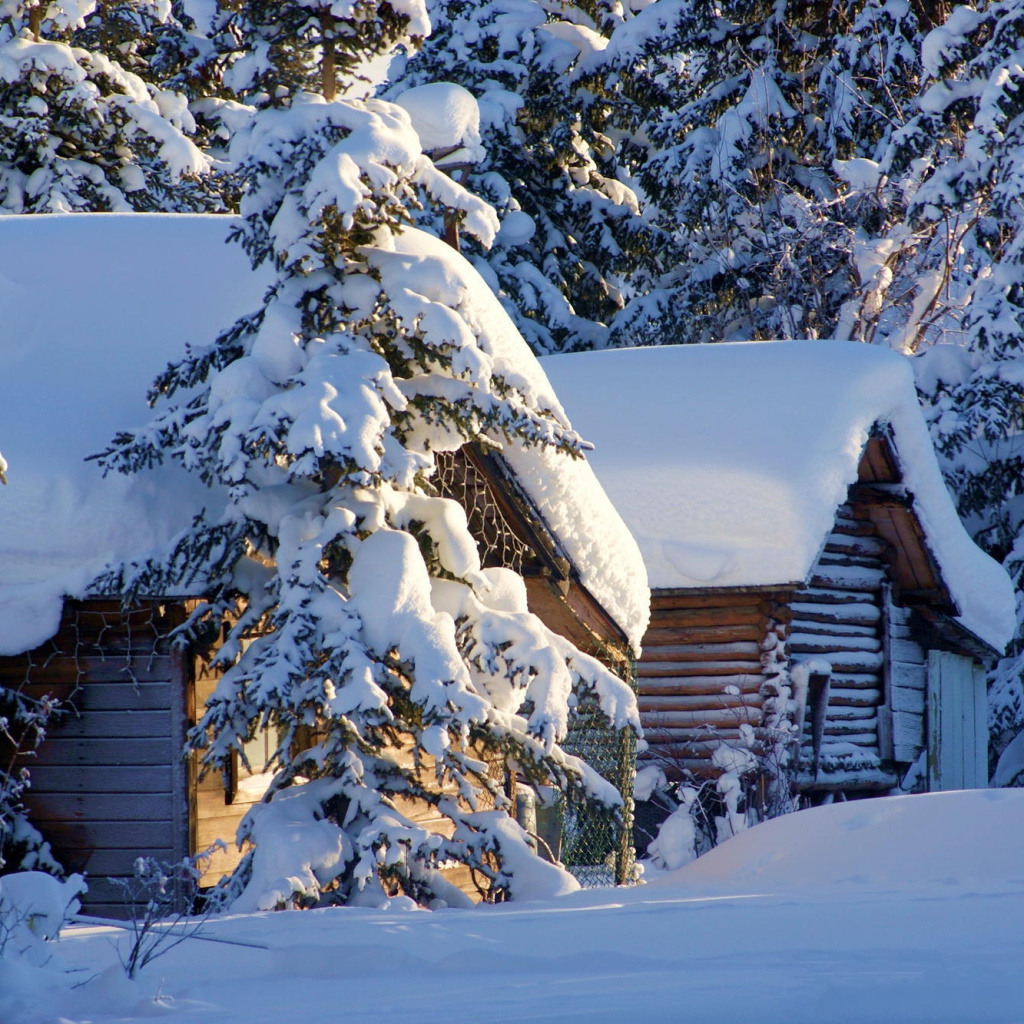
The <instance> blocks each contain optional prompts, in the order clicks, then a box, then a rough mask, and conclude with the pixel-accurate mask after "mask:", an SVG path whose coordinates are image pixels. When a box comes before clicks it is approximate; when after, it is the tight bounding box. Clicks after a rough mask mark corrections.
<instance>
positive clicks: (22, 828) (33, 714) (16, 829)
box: [0, 686, 63, 875]
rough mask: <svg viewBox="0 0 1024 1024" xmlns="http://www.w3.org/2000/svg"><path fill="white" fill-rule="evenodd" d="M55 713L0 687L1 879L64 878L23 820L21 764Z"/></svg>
mask: <svg viewBox="0 0 1024 1024" xmlns="http://www.w3.org/2000/svg"><path fill="white" fill-rule="evenodd" d="M55 712H56V704H55V703H54V702H53V701H52V700H50V699H49V698H45V697H44V698H41V699H36V698H34V697H30V696H28V695H26V694H24V693H20V692H19V691H18V690H15V689H11V688H9V687H3V686H0V758H2V760H0V875H2V874H4V873H6V872H13V871H36V870H38V871H44V872H49V873H50V874H54V875H62V874H63V871H62V869H61V867H60V865H59V864H57V862H56V861H55V860H54V858H53V853H52V851H51V850H50V844H49V843H47V842H46V841H45V840H44V839H43V837H42V835H41V834H40V833H39V831H38V829H36V828H35V826H34V825H32V823H31V822H30V821H29V820H28V813H27V811H26V808H25V804H24V795H25V791H26V790H27V789H28V788H29V785H30V784H31V779H30V773H29V769H28V766H27V764H26V763H25V762H26V760H27V759H29V758H31V757H32V756H33V754H34V753H35V751H36V750H37V749H38V748H39V745H40V744H41V743H42V742H43V740H44V739H45V738H46V728H47V725H48V723H49V722H50V720H51V719H52V718H53V716H54V714H55Z"/></svg>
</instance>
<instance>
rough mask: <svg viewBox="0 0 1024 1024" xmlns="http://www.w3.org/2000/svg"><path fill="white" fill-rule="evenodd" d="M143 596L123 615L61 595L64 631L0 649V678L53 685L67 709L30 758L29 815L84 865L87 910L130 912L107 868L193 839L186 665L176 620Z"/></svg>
mask: <svg viewBox="0 0 1024 1024" xmlns="http://www.w3.org/2000/svg"><path fill="white" fill-rule="evenodd" d="M172 614H173V610H171V611H170V612H167V611H165V610H164V609H163V608H161V607H160V606H156V605H154V606H149V607H146V608H143V609H141V610H140V611H137V612H133V613H132V614H130V615H128V616H127V617H123V616H122V614H121V610H120V607H119V606H118V605H117V604H116V603H114V602H101V601H86V602H68V604H67V606H66V608H65V612H64V616H63V619H62V621H61V627H60V631H59V632H58V633H57V635H56V636H55V637H53V639H52V640H50V641H48V642H47V643H45V644H43V645H42V646H41V647H38V648H36V649H35V650H33V651H30V652H28V653H27V654H23V655H19V656H17V657H9V658H3V659H0V685H3V686H5V687H18V686H21V687H22V689H23V690H24V692H26V693H27V694H29V695H31V696H34V697H42V696H44V695H45V694H52V695H53V696H55V697H56V698H58V699H59V700H60V701H61V702H62V704H63V705H64V706H65V707H66V708H67V709H68V713H67V714H66V715H65V716H63V718H62V720H61V721H60V722H59V724H56V725H54V726H52V727H51V728H50V729H49V730H48V735H47V738H46V740H45V742H44V743H43V745H42V746H41V747H40V749H39V751H38V753H37V756H36V757H34V758H30V759H27V760H26V761H25V763H26V764H27V766H28V768H29V771H30V774H31V779H32V786H31V789H30V790H29V791H28V793H27V795H26V804H27V805H28V809H29V814H30V818H31V820H32V822H33V823H34V824H35V825H36V827H37V828H38V829H39V830H40V831H41V832H42V833H43V835H44V836H45V837H46V838H47V839H48V840H49V841H50V843H51V845H52V846H53V850H54V853H55V855H56V857H57V860H58V861H59V862H60V863H61V864H62V865H63V866H64V867H66V868H67V869H68V870H70V871H81V872H85V873H86V874H87V878H88V883H89V891H88V893H87V894H86V895H85V896H84V897H83V899H82V904H83V911H84V912H85V913H91V914H97V915H101V916H106V917H124V916H127V908H126V906H125V902H124V898H123V894H122V891H121V890H120V889H119V888H118V887H117V886H116V884H115V883H113V882H112V881H111V879H116V878H128V877H131V876H132V873H133V864H134V861H135V859H136V858H137V857H139V856H152V857H156V858H158V859H160V860H166V861H175V860H180V859H181V858H182V857H183V856H185V854H186V853H187V850H188V819H187V812H188V808H187V803H186V799H185V794H186V787H185V784H184V770H185V769H184V764H183V762H182V759H181V757H180V751H181V749H182V745H183V743H184V723H185V715H184V708H183V706H182V698H183V675H184V670H183V664H182V661H181V659H180V658H178V657H177V656H176V655H174V654H173V653H172V652H171V651H170V649H169V648H168V645H167V643H166V640H165V637H166V635H167V633H168V632H169V631H170V629H171V628H173V626H174V625H175V624H176V623H175V622H173V621H172V619H171V615H172Z"/></svg>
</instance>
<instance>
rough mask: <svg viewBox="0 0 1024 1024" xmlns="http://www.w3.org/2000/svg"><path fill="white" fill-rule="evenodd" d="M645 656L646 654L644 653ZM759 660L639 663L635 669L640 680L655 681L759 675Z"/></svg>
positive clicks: (643, 661)
mask: <svg viewBox="0 0 1024 1024" xmlns="http://www.w3.org/2000/svg"><path fill="white" fill-rule="evenodd" d="M645 654H646V652H645ZM760 673H761V660H760V658H749V659H747V660H745V661H676V662H673V661H655V662H647V661H645V660H642V661H640V663H639V664H638V665H637V667H636V674H637V677H638V678H640V679H657V678H659V677H662V676H679V677H685V676H695V677H698V678H699V677H702V676H731V675H760Z"/></svg>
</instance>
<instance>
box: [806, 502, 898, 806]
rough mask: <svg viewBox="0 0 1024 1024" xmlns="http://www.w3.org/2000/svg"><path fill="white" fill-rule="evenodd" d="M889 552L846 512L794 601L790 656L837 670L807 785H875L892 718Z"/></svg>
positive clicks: (808, 718) (808, 760)
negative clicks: (885, 724)
mask: <svg viewBox="0 0 1024 1024" xmlns="http://www.w3.org/2000/svg"><path fill="white" fill-rule="evenodd" d="M886 558H887V548H886V545H885V543H884V541H882V540H881V538H879V537H878V535H877V533H876V531H875V528H874V526H873V525H872V524H871V522H870V520H868V519H866V518H865V517H861V516H857V515H855V514H854V512H853V510H852V509H851V508H850V507H849V506H848V505H843V506H841V507H840V509H839V511H838V514H837V516H836V522H835V525H834V527H833V530H832V532H831V534H830V535H829V537H828V538H827V540H826V542H825V546H824V548H823V550H822V553H821V555H820V556H819V557H818V560H817V562H816V563H815V565H814V567H813V569H812V570H811V577H810V581H809V583H808V585H807V586H806V587H803V588H801V589H800V590H799V591H798V592H797V593H796V594H795V595H794V598H793V603H792V606H791V607H792V614H793V617H792V622H791V626H790V636H789V650H790V655H791V658H792V661H793V663H794V664H796V663H798V662H800V661H803V660H808V659H821V660H823V661H826V662H828V663H829V664H830V665H831V666H832V675H831V679H830V683H829V693H828V706H827V711H826V718H825V728H824V735H823V737H822V743H821V751H820V767H819V771H818V775H817V777H816V778H814V777H812V774H811V773H810V770H808V772H807V774H806V775H804V777H803V779H802V781H803V784H804V785H805V786H807V787H809V788H814V787H815V785H816V784H824V785H827V786H829V787H830V788H833V784H839V785H840V787H842V786H845V785H848V786H851V787H856V786H857V785H858V779H861V780H862V781H866V780H867V779H868V778H870V779H871V781H872V784H874V783H876V782H877V779H878V775H879V768H880V763H881V756H882V751H881V745H880V740H879V733H880V725H881V720H882V717H883V716H884V714H885V713H886V711H885V708H886V694H885V688H886V680H885V650H884V648H885V640H884V629H885V616H884V614H883V597H882V594H883V586H884V584H885V582H886V579H887V571H886ZM812 712H813V709H812V708H810V707H808V708H807V711H806V714H805V716H804V734H803V738H802V743H801V755H802V761H803V763H804V764H805V765H809V764H810V763H811V761H812V758H813V750H812V736H811V728H812V725H811V723H812Z"/></svg>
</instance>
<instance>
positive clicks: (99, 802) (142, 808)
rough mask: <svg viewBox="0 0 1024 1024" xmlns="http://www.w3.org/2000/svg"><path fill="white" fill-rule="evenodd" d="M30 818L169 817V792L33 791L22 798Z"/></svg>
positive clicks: (108, 819)
mask: <svg viewBox="0 0 1024 1024" xmlns="http://www.w3.org/2000/svg"><path fill="white" fill-rule="evenodd" d="M25 803H26V805H27V806H28V807H29V810H30V812H31V815H32V817H33V820H35V821H38V822H45V821H72V820H74V821H108V822H112V821H156V820H162V819H167V820H170V817H171V803H172V799H171V796H170V794H169V793H125V792H121V793H38V792H37V793H33V792H31V791H30V792H29V794H28V795H27V797H26V801H25Z"/></svg>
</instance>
